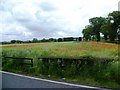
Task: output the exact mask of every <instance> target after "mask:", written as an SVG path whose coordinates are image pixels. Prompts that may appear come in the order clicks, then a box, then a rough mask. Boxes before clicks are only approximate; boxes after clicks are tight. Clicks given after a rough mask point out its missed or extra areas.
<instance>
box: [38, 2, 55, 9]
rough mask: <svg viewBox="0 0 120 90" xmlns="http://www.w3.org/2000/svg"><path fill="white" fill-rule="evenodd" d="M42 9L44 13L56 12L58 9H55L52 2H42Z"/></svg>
mask: <svg viewBox="0 0 120 90" xmlns="http://www.w3.org/2000/svg"><path fill="white" fill-rule="evenodd" d="M40 8H42V9H43V10H44V11H53V10H56V7H54V5H52V4H51V3H50V2H42V3H41V4H40Z"/></svg>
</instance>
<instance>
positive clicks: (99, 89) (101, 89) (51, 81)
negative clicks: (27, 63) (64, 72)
mask: <svg viewBox="0 0 120 90" xmlns="http://www.w3.org/2000/svg"><path fill="white" fill-rule="evenodd" d="M0 72H2V73H5V74H11V75H15V76H19V77H24V78H29V79H34V80H40V81H46V82H50V83H56V84H63V85H69V86H75V87H82V88H90V89H92V88H93V89H98V90H111V89H104V88H99V87H93V86H86V85H78V84H71V83H65V82H59V81H53V80H48V79H41V78H36V77H30V76H25V75H20V74H15V73H11V72H6V71H0Z"/></svg>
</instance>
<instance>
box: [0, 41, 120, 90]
mask: <svg viewBox="0 0 120 90" xmlns="http://www.w3.org/2000/svg"><path fill="white" fill-rule="evenodd" d="M0 48H2V55H3V56H8V57H22V58H23V57H27V58H33V59H34V66H33V67H29V66H25V68H22V67H19V68H16V67H17V66H16V65H15V63H13V62H12V60H11V61H8V62H7V63H5V64H4V59H3V60H2V62H3V64H4V65H3V67H2V69H3V70H7V71H12V72H17V73H19V72H23V71H24V72H27V73H28V74H30V75H35V76H38V77H45V78H54V79H59V78H63V77H64V78H66V79H65V80H66V81H75V82H82V83H87V84H91V85H100V86H105V87H114V88H118V87H120V78H119V77H118V76H119V75H120V71H119V70H118V68H120V67H119V66H120V62H119V61H118V45H117V44H112V43H102V42H49V43H34V44H10V45H3V46H0ZM40 57H51V58H70V59H75V58H76V59H77V58H81V57H84V58H85V57H86V58H87V59H88V57H89V58H94V59H96V58H108V59H113V61H111V62H109V63H106V62H99V61H97V62H94V63H93V62H92V63H90V62H87V63H83V62H79V63H76V62H68V63H66V62H64V65H63V66H64V69H63V67H60V65H59V62H56V61H52V62H50V63H48V62H42V61H41V60H38V58H40ZM81 63H82V64H81ZM78 65H79V66H80V65H81V66H80V67H78ZM58 67H59V68H58Z"/></svg>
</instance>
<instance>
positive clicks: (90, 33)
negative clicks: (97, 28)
mask: <svg viewBox="0 0 120 90" xmlns="http://www.w3.org/2000/svg"><path fill="white" fill-rule="evenodd" d="M82 33H83V38H84V39H85V41H88V40H91V38H92V36H93V35H94V32H93V27H92V26H91V25H87V26H86V27H85V29H83V31H82Z"/></svg>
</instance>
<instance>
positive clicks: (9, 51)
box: [0, 42, 118, 58]
mask: <svg viewBox="0 0 120 90" xmlns="http://www.w3.org/2000/svg"><path fill="white" fill-rule="evenodd" d="M0 47H2V51H3V52H4V53H3V55H4V54H5V55H6V56H17V57H18V56H19V55H20V57H33V58H35V57H41V56H43V57H68V58H79V57H81V56H93V57H106V58H115V57H118V45H117V44H110V43H100V42H54V43H37V44H18V45H17V44H15V45H14V44H13V45H3V46H0Z"/></svg>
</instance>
